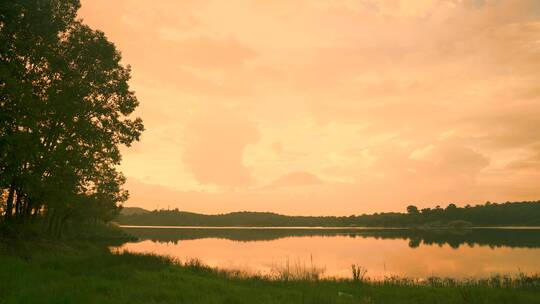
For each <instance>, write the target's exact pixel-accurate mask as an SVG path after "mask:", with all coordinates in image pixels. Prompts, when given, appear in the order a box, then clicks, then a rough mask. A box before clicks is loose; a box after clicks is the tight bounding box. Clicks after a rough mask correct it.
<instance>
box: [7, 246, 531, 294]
mask: <svg viewBox="0 0 540 304" xmlns="http://www.w3.org/2000/svg"><path fill="white" fill-rule="evenodd" d="M0 245H1V248H0V282H1V283H0V303H1V304H7V303H130V304H131V303H145V304H148V303H540V287H539V285H538V284H539V281H540V280H539V279H538V278H526V277H523V278H521V279H519V280H512V281H509V280H506V281H505V280H504V279H500V278H498V279H493V280H491V281H482V282H469V283H466V282H453V281H443V280H433V281H432V282H430V283H425V284H423V285H418V284H417V283H412V282H410V281H406V280H393V281H387V282H382V283H373V282H371V283H370V282H360V281H352V280H350V281H343V280H341V281H332V280H324V281H317V280H299V281H298V280H287V281H284V280H267V279H264V278H253V277H250V278H242V277H241V276H239V274H234V273H223V272H219V271H216V270H213V269H210V268H207V267H204V266H201V265H199V264H197V263H193V262H191V263H187V264H178V263H177V262H174V261H171V260H169V259H166V258H162V257H157V256H150V255H135V254H126V253H123V254H112V253H110V252H109V251H108V250H107V249H106V247H105V246H99V245H95V244H93V243H89V242H75V243H74V242H70V243H69V244H66V243H60V242H58V241H49V242H47V241H43V240H41V241H39V242H38V244H36V243H35V242H33V243H31V245H29V243H28V242H25V243H24V242H23V243H21V242H19V243H18V244H16V245H13V244H7V243H6V242H2V243H0ZM494 286H506V287H494Z"/></svg>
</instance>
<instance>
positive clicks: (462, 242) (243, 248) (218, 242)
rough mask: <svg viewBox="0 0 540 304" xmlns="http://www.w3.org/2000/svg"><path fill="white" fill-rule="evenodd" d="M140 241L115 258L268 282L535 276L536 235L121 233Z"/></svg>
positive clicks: (499, 231) (479, 231)
mask: <svg viewBox="0 0 540 304" xmlns="http://www.w3.org/2000/svg"><path fill="white" fill-rule="evenodd" d="M123 229H125V230H126V231H127V232H128V233H130V234H132V235H134V236H136V237H138V238H139V240H138V241H135V242H128V243H125V244H123V245H121V246H119V247H115V248H112V250H114V251H124V250H126V251H129V252H136V253H154V254H158V255H166V256H171V257H174V258H178V259H180V260H181V261H186V260H189V259H192V258H196V259H199V260H200V261H201V262H203V263H204V264H207V265H209V266H213V267H218V268H222V269H233V270H242V271H245V272H248V273H253V274H257V273H259V274H265V275H272V274H275V273H277V272H279V271H281V270H283V269H285V268H286V269H290V270H291V271H292V272H294V271H302V269H312V270H316V271H318V272H320V274H321V276H322V277H339V278H350V277H351V276H352V272H351V265H353V264H355V265H359V266H362V267H363V268H365V269H367V276H369V277H371V278H373V279H382V278H384V277H388V276H401V277H410V278H426V277H429V276H440V277H452V278H469V277H475V278H482V277H489V276H491V275H494V274H518V273H529V274H530V273H540V228H536V227H533V228H474V229H467V230H444V229H443V230H411V229H372V228H308V227H304V228H234V227H229V228H213V227H206V228H204V227H136V226H129V227H125V226H124V227H123Z"/></svg>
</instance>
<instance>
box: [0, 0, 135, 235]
mask: <svg viewBox="0 0 540 304" xmlns="http://www.w3.org/2000/svg"><path fill="white" fill-rule="evenodd" d="M79 7H80V3H79V1H78V0H36V1H25V0H14V1H2V2H1V4H0V61H1V64H0V106H1V110H0V169H1V171H0V188H1V189H2V191H3V192H5V193H7V195H4V196H5V197H6V198H5V201H4V204H3V205H4V208H3V209H4V218H5V219H6V220H9V219H10V218H11V217H18V218H27V217H29V216H30V215H31V214H33V213H34V214H35V213H39V212H41V213H46V214H47V215H48V216H49V218H50V221H51V225H60V226H61V223H63V222H64V221H65V220H66V219H67V218H69V217H70V216H72V215H74V214H81V212H79V211H82V210H86V209H87V207H88V206H91V205H92V204H93V205H95V206H96V208H97V206H99V204H98V203H95V201H96V200H98V199H103V200H104V201H107V202H108V203H107V204H108V205H110V206H114V207H116V205H117V204H118V203H119V202H121V201H123V200H125V199H126V197H127V194H126V193H125V192H124V191H123V190H122V189H121V185H122V183H123V182H124V180H125V179H124V178H123V176H122V175H121V173H119V172H117V171H116V167H117V165H118V164H119V163H120V160H121V155H120V151H119V146H120V145H126V146H129V145H130V144H131V143H132V142H133V141H135V140H138V139H139V136H140V134H141V132H142V131H143V129H144V127H143V124H142V121H141V119H140V118H131V114H132V113H133V111H134V110H135V108H136V107H137V106H138V101H137V99H136V97H135V95H134V93H133V91H131V90H130V89H129V85H128V81H129V79H130V68H129V66H127V67H125V66H123V65H122V64H121V63H120V60H121V57H120V53H119V52H118V51H117V50H116V48H115V46H114V44H112V43H111V42H109V41H108V40H107V38H106V37H105V35H104V33H102V32H100V31H96V30H92V29H91V28H89V27H88V26H86V25H84V24H83V23H82V21H81V20H78V19H76V13H77V10H78V9H79ZM14 202H15V203H14ZM17 202H18V205H17ZM83 203H84V204H83ZM17 206H18V207H17ZM83 206H84V207H83ZM76 210H77V212H76ZM88 214H91V212H90V211H88ZM95 214H98V213H95ZM103 216H104V218H106V216H105V215H104V214H103Z"/></svg>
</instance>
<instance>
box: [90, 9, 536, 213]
mask: <svg viewBox="0 0 540 304" xmlns="http://www.w3.org/2000/svg"><path fill="white" fill-rule="evenodd" d="M80 16H81V17H82V18H83V19H84V21H85V22H86V23H87V24H89V25H90V26H92V27H93V28H97V29H100V30H103V31H104V32H105V33H106V35H107V37H108V38H109V39H110V40H111V41H113V42H114V43H115V44H116V45H117V47H118V48H119V49H120V50H121V52H122V54H123V61H124V62H125V63H129V64H130V65H131V66H132V74H133V79H132V81H131V87H132V89H133V90H135V92H136V94H137V96H138V98H139V100H140V102H141V105H140V108H139V110H138V115H140V116H141V117H142V118H143V120H144V122H145V126H146V129H147V130H146V131H145V132H144V134H143V136H142V139H141V142H140V143H137V144H135V145H134V147H132V148H130V149H125V150H124V152H123V153H124V158H123V164H122V166H121V170H122V171H123V172H124V173H125V175H126V176H127V177H128V182H127V189H129V190H130V193H131V198H130V200H129V201H128V202H127V203H126V205H127V206H140V207H145V208H150V209H154V208H156V207H158V206H159V208H167V207H170V208H180V209H182V210H189V211H195V212H204V213H219V212H227V211H236V210H255V211H274V212H279V213H285V214H332V215H334V214H335V215H343V214H345V215H346V214H353V213H354V214H358V213H364V212H376V211H403V210H404V208H405V206H406V205H408V204H411V203H413V204H416V205H418V206H434V205H437V204H440V205H443V206H445V205H446V204H448V203H449V202H454V203H457V204H458V205H464V204H466V203H480V202H485V201H487V200H491V201H506V200H533V199H539V198H540V187H539V186H538V185H539V182H540V85H539V84H540V1H538V0H504V1H503V0H500V1H498V0H439V1H435V0H380V1H377V0H356V1H354V0H332V1H320V0H302V1H290V0H287V1H281V0H280V1H240V0H227V1H206V0H194V1H187V0H186V1H172V0H171V1H164V0H160V1H136V0H115V1H106V0H91V1H90V0H83V1H82V8H81V11H80Z"/></svg>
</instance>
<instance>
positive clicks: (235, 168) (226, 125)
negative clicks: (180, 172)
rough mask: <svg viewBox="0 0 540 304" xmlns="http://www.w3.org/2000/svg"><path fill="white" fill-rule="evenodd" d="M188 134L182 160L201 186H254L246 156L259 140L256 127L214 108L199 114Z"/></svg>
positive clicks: (193, 117)
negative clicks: (252, 144) (246, 163)
mask: <svg viewBox="0 0 540 304" xmlns="http://www.w3.org/2000/svg"><path fill="white" fill-rule="evenodd" d="M186 130H187V132H188V133H187V134H186V135H185V136H186V138H185V145H184V149H185V150H184V154H183V158H182V160H183V162H184V163H185V164H186V166H187V167H188V168H189V169H190V171H191V172H192V173H193V176H194V177H195V178H196V179H197V180H198V181H199V182H200V183H202V184H215V185H218V186H246V185H249V184H250V183H251V181H252V179H251V175H250V173H249V170H248V168H246V167H245V165H244V162H243V153H244V149H245V148H246V146H247V145H249V144H251V143H255V142H256V141H257V140H258V138H259V132H258V129H257V126H256V125H255V124H253V123H251V122H250V121H249V120H246V119H245V118H243V117H241V116H238V115H237V114H235V113H234V112H233V111H231V110H228V109H226V108H220V107H219V106H218V105H212V107H211V108H205V109H198V110H195V112H194V113H193V114H192V116H191V117H190V118H189V121H188V122H187V126H186Z"/></svg>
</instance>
